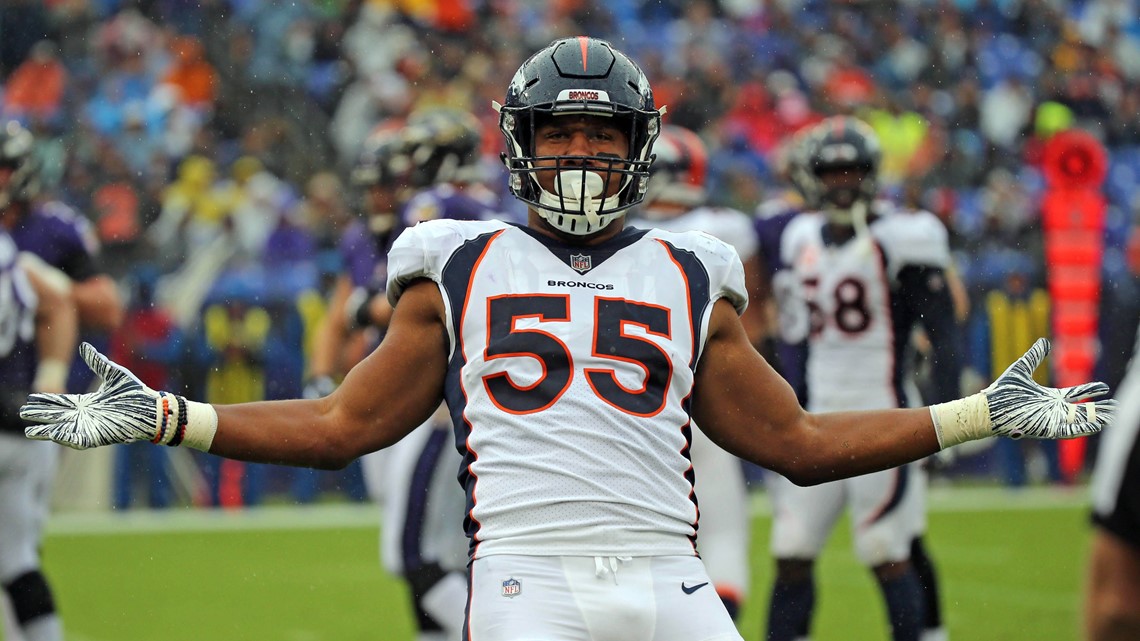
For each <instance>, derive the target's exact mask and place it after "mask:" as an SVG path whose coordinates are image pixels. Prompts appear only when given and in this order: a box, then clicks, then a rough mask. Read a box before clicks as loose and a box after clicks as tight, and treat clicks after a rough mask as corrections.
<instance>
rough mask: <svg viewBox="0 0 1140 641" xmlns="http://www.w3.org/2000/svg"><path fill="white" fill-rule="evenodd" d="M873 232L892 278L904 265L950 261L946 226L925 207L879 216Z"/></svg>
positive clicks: (943, 264)
mask: <svg viewBox="0 0 1140 641" xmlns="http://www.w3.org/2000/svg"><path fill="white" fill-rule="evenodd" d="M882 222H883V224H882V225H878V226H876V229H875V232H876V233H875V236H876V238H877V239H878V241H879V243H880V244H881V246H882V248H883V253H884V254H886V257H887V272H888V274H890V276H891V278H894V277H895V276H897V275H898V274H899V272H901V271H902V270H903V268H904V267H907V266H912V265H916V266H922V267H938V268H941V269H946V268H947V267H949V266H950V264H951V257H950V238H949V234H948V233H947V232H946V226H945V225H943V224H942V221H941V220H939V219H938V217H937V216H935V215H934V214H932V213H930V212H928V211H912V212H899V213H894V214H890V215H888V216H886V217H885V218H883V219H882Z"/></svg>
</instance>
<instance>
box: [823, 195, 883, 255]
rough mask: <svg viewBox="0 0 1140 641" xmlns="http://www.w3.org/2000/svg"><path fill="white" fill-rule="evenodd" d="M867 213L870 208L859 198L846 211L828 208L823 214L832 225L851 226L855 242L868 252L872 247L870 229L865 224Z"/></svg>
mask: <svg viewBox="0 0 1140 641" xmlns="http://www.w3.org/2000/svg"><path fill="white" fill-rule="evenodd" d="M869 211H870V207H869V206H868V203H867V201H866V200H863V199H862V198H860V199H858V200H856V201H855V202H854V203H852V205H851V207H849V208H847V209H840V208H838V207H829V208H827V209H825V210H824V214H825V215H826V216H827V218H828V220H830V221H832V222H833V223H838V224H841V225H851V227H852V228H853V229H854V230H855V242H857V243H859V244H860V245H861V246H862V248H863V249H864V250H866V251H870V250H871V246H872V240H871V228H870V226H868V224H867V214H868V212H869Z"/></svg>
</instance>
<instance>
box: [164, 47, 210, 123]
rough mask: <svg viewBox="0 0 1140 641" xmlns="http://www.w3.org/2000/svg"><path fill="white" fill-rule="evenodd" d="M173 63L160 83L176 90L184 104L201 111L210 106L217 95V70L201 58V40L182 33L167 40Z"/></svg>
mask: <svg viewBox="0 0 1140 641" xmlns="http://www.w3.org/2000/svg"><path fill="white" fill-rule="evenodd" d="M171 51H172V52H173V54H174V55H173V58H174V61H173V64H172V65H171V67H170V69H169V70H168V71H167V73H166V77H165V78H163V82H165V83H167V84H171V85H173V86H175V87H177V88H178V89H179V94H178V95H179V97H180V99H181V100H182V101H183V102H185V103H186V104H187V105H189V106H191V107H193V108H195V109H198V110H202V111H209V110H210V109H212V108H213V106H214V98H215V96H216V94H217V84H218V79H217V72H215V71H214V67H213V65H211V64H210V63H209V61H207V60H206V58H205V51H204V50H203V49H202V43H201V42H200V41H199V40H198V39H197V38H194V37H191V36H182V37H179V38H175V39H174V41H173V42H172V43H171Z"/></svg>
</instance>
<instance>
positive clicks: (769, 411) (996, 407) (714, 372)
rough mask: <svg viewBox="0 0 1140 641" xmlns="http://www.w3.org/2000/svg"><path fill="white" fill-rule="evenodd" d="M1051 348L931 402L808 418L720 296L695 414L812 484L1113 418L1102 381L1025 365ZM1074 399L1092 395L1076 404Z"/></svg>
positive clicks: (1086, 430) (753, 456) (1094, 426)
mask: <svg viewBox="0 0 1140 641" xmlns="http://www.w3.org/2000/svg"><path fill="white" fill-rule="evenodd" d="M1048 350H1049V343H1048V341H1045V340H1040V341H1038V342H1037V344H1035V345H1034V346H1033V348H1032V349H1030V350H1029V352H1027V353H1026V354H1025V356H1023V357H1021V358H1020V359H1019V360H1018V361H1017V362H1016V363H1014V364H1013V365H1012V366H1010V368H1009V369H1008V370H1007V371H1006V372H1005V373H1004V374H1003V375H1002V376H1001V377H999V378H998V379H997V380H996V381H994V383H993V384H992V385H990V386H989V387H988V388H986V389H985V390H983V391H982V392H979V393H978V394H975V395H973V396H970V397H967V398H964V399H959V400H956V401H951V402H950V403H944V404H942V405H935V406H933V407H930V408H916V409H897V410H880V411H866V412H839V413H828V414H810V413H808V412H805V411H804V410H803V409H802V408H801V407H800V406H799V404H798V402H797V401H796V398H795V394H794V393H793V392H792V390H791V388H790V387H789V386H788V384H787V383H786V382H785V381H784V380H783V379H781V378H780V377H779V375H778V374H776V372H775V371H774V370H773V369H772V368H771V367H770V366H769V365H768V364H767V363H766V362H765V361H764V359H763V358H762V357H760V356H759V355H758V354H757V353H756V352H755V350H753V349H751V348H750V346H749V345H748V340H747V338H746V337H745V336H744V331H743V328H742V327H741V325H740V322H739V321H738V320H737V319H736V315H735V312H734V311H733V310H732V308H731V306H730V305H728V304H727V303H725V302H718V303H717V307H716V309H715V310H714V311H713V318H712V321H711V323H710V328H709V338H708V342H707V344H706V347H705V351H704V354H703V355H702V357H701V362H700V363H699V364H698V368H697V381H696V389H695V390H694V393H693V414H694V418H695V419H696V422H697V424H698V425H700V426H701V429H702V430H704V432H705V433H706V434H708V435H709V436H710V437H711V438H712V439H713V440H714V441H716V442H717V443H718V444H720V445H721V447H724V448H725V449H727V450H729V451H730V452H732V453H734V454H736V455H737V456H740V457H742V458H746V459H748V460H751V461H754V462H755V463H757V464H759V465H762V466H764V467H766V468H769V469H771V470H774V471H776V472H779V473H781V474H783V475H785V476H787V477H788V478H789V479H791V480H792V481H793V482H795V483H800V484H803V485H810V484H815V483H821V482H825V481H831V480H835V479H840V478H847V477H851V476H857V475H860V474H866V473H868V472H873V471H877V470H882V469H887V468H891V467H897V466H899V465H902V464H904V463H907V462H910V461H913V460H917V459H919V458H922V457H924V456H928V455H930V454H933V453H934V452H937V451H938V450H939V449H942V448H945V447H950V446H952V445H955V444H957V443H961V442H964V441H967V440H973V439H979V438H985V437H988V436H1007V437H1011V438H1021V437H1023V436H1027V437H1031V438H1042V439H1058V438H1073V437H1077V436H1084V435H1087V434H1093V433H1095V432H1098V431H1099V430H1100V429H1101V428H1102V427H1104V426H1105V425H1107V424H1108V423H1110V422H1111V420H1112V417H1113V414H1114V412H1115V409H1116V402H1115V401H1114V400H1098V401H1091V400H1090V399H1094V398H1098V397H1100V396H1103V395H1105V394H1106V393H1107V392H1108V388H1107V386H1105V385H1104V384H1102V383H1089V384H1086V385H1080V386H1077V387H1073V388H1067V389H1054V388H1049V387H1042V386H1040V385H1038V384H1037V383H1035V382H1034V381H1033V378H1032V373H1033V370H1034V369H1036V367H1037V366H1038V365H1039V364H1040V363H1041V360H1042V359H1043V358H1044V357H1045V355H1046V354H1047V353H1048ZM1080 401H1090V402H1085V403H1080V404H1078V402H1080Z"/></svg>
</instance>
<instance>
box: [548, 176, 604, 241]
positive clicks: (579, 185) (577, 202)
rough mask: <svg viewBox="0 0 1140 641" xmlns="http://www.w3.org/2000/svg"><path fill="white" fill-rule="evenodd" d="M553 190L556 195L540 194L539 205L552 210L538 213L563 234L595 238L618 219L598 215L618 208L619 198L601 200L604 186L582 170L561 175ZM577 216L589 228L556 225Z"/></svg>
mask: <svg viewBox="0 0 1140 641" xmlns="http://www.w3.org/2000/svg"><path fill="white" fill-rule="evenodd" d="M554 189H555V190H556V191H557V192H558V193H557V194H552V193H550V192H548V191H546V190H545V189H542V190H541V194H540V196H539V203H541V204H542V205H545V206H546V207H548V208H549V209H540V210H539V212H540V213H541V215H542V216H543V218H545V219H546V220H547V222H550V223H551V224H552V225H554V226H555V227H556V228H557V229H559V230H561V231H564V232H566V233H570V234H576V235H581V236H584V235H587V234H592V233H594V232H595V231H598V230H599V229H601V228H602V227H604V226H605V225H607V224H609V222H610V221H611V220H612V219H613V218H614V217H616V216H617V215H618V214H605V215H602V214H599V213H598V212H599V211H600V210H601V209H603V208H605V209H607V210H612V209H614V208H616V207H617V206H618V201H619V200H620V196H619V195H616V194H615V195H613V196H610V197H609V198H601V195H602V194H603V193H604V192H605V182H604V181H603V180H602V177H601V176H599V175H598V174H596V173H595V172H592V171H587V170H583V169H574V170H568V171H562V172H559V173H558V177H557V178H556V179H555V181H554ZM579 212H581V213H579ZM576 216H582V217H584V218H585V219H586V225H584V226H579V225H573V226H572V227H571V228H567V227H566V226H565V225H562V224H559V223H558V222H557V221H558V220H559V219H562V220H565V219H566V218H568V217H576Z"/></svg>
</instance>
